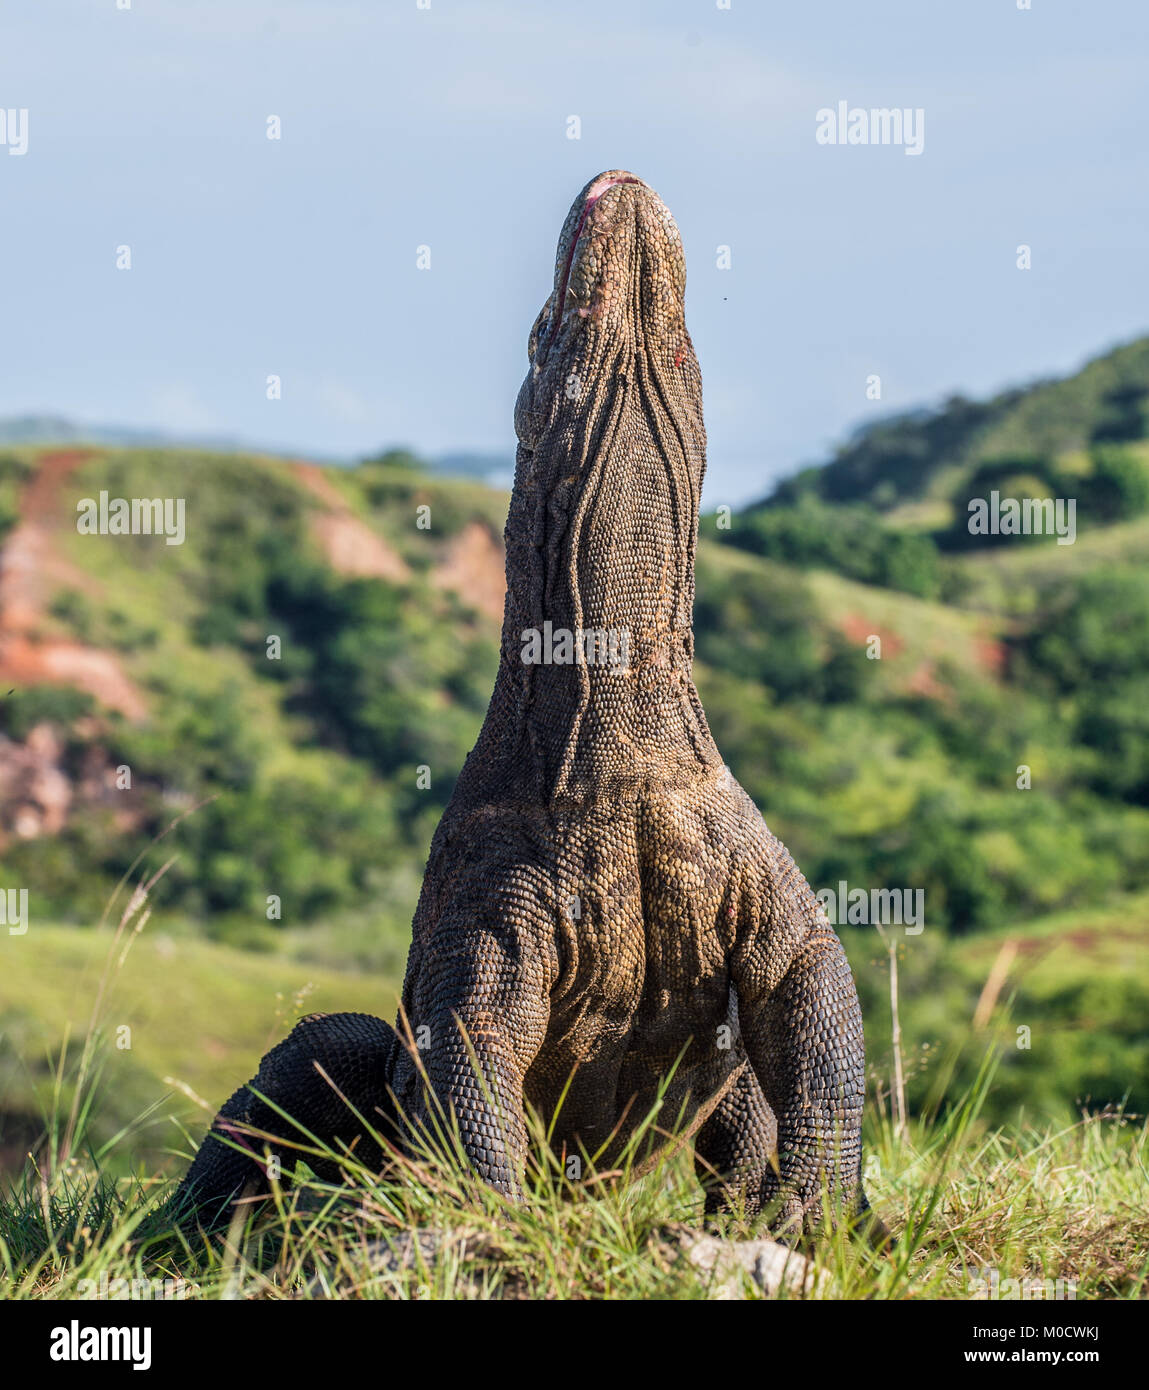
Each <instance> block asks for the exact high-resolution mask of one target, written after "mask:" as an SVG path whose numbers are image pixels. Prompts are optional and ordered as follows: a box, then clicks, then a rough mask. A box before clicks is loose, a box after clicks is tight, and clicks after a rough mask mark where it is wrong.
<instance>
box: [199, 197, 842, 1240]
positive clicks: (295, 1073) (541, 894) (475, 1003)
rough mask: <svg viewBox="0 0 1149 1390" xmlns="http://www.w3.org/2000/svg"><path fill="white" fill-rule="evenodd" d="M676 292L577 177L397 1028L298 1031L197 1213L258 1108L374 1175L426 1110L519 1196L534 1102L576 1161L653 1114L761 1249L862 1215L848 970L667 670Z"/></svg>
mask: <svg viewBox="0 0 1149 1390" xmlns="http://www.w3.org/2000/svg"><path fill="white" fill-rule="evenodd" d="M685 289H686V268H685V260H684V257H683V252H682V244H681V239H680V237H679V233H678V228H677V227H676V225H675V222H674V219H673V218H672V217H671V215H670V213H669V211H668V210H667V208H666V207H665V205H664V204H663V202H662V201H661V199H660V198H659V197H658V196H657V194H655V193H654V191H653V190H652V189H651V188H650V187H649V186H648V185H647V184H645V183H644V182H643V181H642V180H641V179H639V178H636V177H635V176H634V175H632V174H629V173H626V172H625V171H622V170H612V171H610V172H608V173H605V174H600V175H599V176H598V177H597V178H594V179H592V180H591V181H590V183H588V184H587V186H586V187H585V188H584V189H583V190H582V192H581V193H580V194H579V196H578V197H577V198H576V199H575V201H574V204H573V205H572V207H571V210H570V212H569V213H568V215H567V218H566V221H565V223H564V224H563V228H562V232H561V234H560V237H559V243H558V251H557V255H556V260H555V274H554V282H553V286H552V290H551V293H550V295H549V296H548V298H547V300H546V303H545V304H544V306H543V308H542V311H541V312H540V314H539V316H538V318H537V319H536V321H535V324H534V326H533V328H532V330H531V333H530V338H529V343H528V359H529V366H528V370H527V375H526V379H525V380H524V382H523V386H522V389H521V390H520V392H519V397H518V401H517V403H516V406H515V428H516V432H517V434H518V439H519V445H518V454H517V461H516V471H515V483H514V489H513V493H512V497H511V503H510V510H509V513H508V517H507V525H506V533H505V536H506V557H507V561H506V563H507V595H506V605H505V611H504V622H503V629H502V642H501V651H500V661H499V669H498V674H497V676H496V680H495V688H494V692H493V694H492V697H491V703H490V706H489V708H488V711H487V716H486V719H485V721H484V724H483V728H482V731H481V732H480V735H479V738H478V741H477V743H476V745H475V747H474V749H473V750H472V752H471V754H470V756H469V757H468V758H467V761H466V764H465V766H464V768H463V770H462V772H461V774H460V776H459V779H458V781H457V783H456V786H455V790H454V793H453V795H452V798H451V801H450V803H449V804H448V806H447V809H446V811H445V812H444V814H443V818H442V821H441V822H440V824H439V827H438V829H437V831H436V833H435V836H434V839H433V842H432V845H431V852H430V857H429V860H428V863H427V869H426V874H425V876H424V881H423V889H422V894H421V896H420V900H419V905H418V908H417V910H416V914H415V920H414V925H413V932H412V942H411V948H410V954H409V957H408V964H407V973H406V979H405V982H404V987H403V997H402V1008H401V1011H400V1015H399V1019H398V1021H397V1022H396V1024H395V1026H394V1028H392V1027H389V1026H388V1025H387V1024H386V1023H384V1022H382V1021H381V1020H379V1019H374V1018H368V1017H366V1016H364V1015H350V1014H335V1015H314V1016H312V1017H311V1018H309V1019H305V1020H304V1021H303V1022H302V1023H300V1024H299V1025H298V1026H297V1027H296V1029H295V1030H294V1032H293V1033H292V1034H291V1035H290V1037H289V1038H288V1039H287V1040H286V1041H285V1042H283V1043H281V1044H280V1045H279V1046H278V1047H277V1048H275V1049H274V1050H273V1051H272V1052H270V1053H269V1054H268V1055H267V1057H265V1058H264V1059H263V1062H262V1064H261V1067H260V1071H259V1074H258V1075H257V1076H256V1077H255V1078H254V1080H253V1081H252V1082H251V1083H249V1084H248V1086H245V1087H241V1088H240V1089H239V1090H238V1091H237V1092H236V1093H235V1095H234V1096H233V1097H232V1098H231V1100H230V1101H228V1103H227V1104H226V1105H225V1106H224V1107H223V1109H222V1110H221V1112H220V1114H219V1116H217V1118H216V1121H215V1123H214V1125H213V1127H212V1131H211V1133H210V1134H209V1136H208V1138H207V1139H206V1140H205V1142H204V1145H203V1146H202V1147H201V1149H200V1151H199V1154H198V1155H197V1157H196V1159H195V1161H194V1163H193V1165H192V1168H191V1170H190V1171H189V1173H188V1175H187V1177H186V1178H185V1180H184V1184H183V1187H182V1189H181V1192H180V1194H179V1198H180V1200H182V1201H185V1202H187V1203H188V1204H189V1205H190V1206H192V1207H193V1208H196V1209H198V1210H203V1209H204V1208H205V1207H206V1206H209V1205H214V1206H215V1207H216V1208H217V1209H226V1207H227V1205H228V1204H229V1203H230V1202H232V1201H233V1200H234V1199H235V1197H236V1196H237V1194H238V1193H239V1192H240V1191H242V1190H244V1189H245V1188H246V1189H248V1190H249V1191H251V1190H254V1191H260V1190H265V1189H266V1186H267V1181H268V1178H267V1167H266V1165H267V1159H268V1157H269V1156H274V1155H275V1153H276V1152H277V1151H276V1146H275V1144H274V1143H272V1142H270V1141H269V1140H268V1139H267V1136H268V1135H272V1136H274V1135H280V1136H282V1137H283V1138H285V1139H289V1138H290V1137H291V1135H290V1127H289V1126H287V1125H286V1124H285V1122H284V1120H283V1119H282V1117H281V1116H280V1113H279V1112H280V1111H281V1110H282V1111H286V1112H287V1113H288V1114H290V1115H291V1116H292V1117H293V1118H294V1119H295V1120H296V1121H297V1122H298V1123H299V1124H300V1125H302V1126H304V1127H305V1128H306V1129H307V1130H308V1131H309V1132H310V1133H311V1134H313V1135H316V1136H318V1137H320V1138H322V1139H324V1140H325V1141H326V1142H327V1143H329V1144H330V1145H331V1146H332V1147H333V1148H334V1149H335V1150H336V1151H338V1150H339V1148H340V1146H345V1145H354V1146H356V1153H357V1155H358V1156H359V1157H360V1158H363V1157H364V1156H366V1157H367V1158H368V1160H369V1161H371V1162H373V1163H374V1164H375V1165H376V1166H380V1167H381V1166H383V1165H385V1163H386V1162H387V1159H388V1155H389V1154H391V1153H395V1152H404V1151H414V1150H417V1149H418V1147H419V1143H420V1142H421V1135H425V1132H426V1131H427V1130H429V1129H430V1128H432V1127H433V1125H434V1120H435V1116H436V1115H437V1114H441V1113H442V1111H444V1110H445V1111H447V1112H449V1113H450V1114H451V1115H452V1116H453V1119H454V1122H455V1123H456V1124H457V1129H458V1136H459V1141H460V1143H461V1145H462V1148H463V1150H464V1152H465V1154H466V1157H467V1159H468V1160H469V1162H470V1163H471V1164H472V1165H473V1167H474V1168H475V1170H476V1171H477V1172H478V1173H479V1174H480V1175H481V1176H482V1177H483V1178H484V1179H485V1180H486V1181H487V1182H488V1183H490V1184H491V1185H492V1186H494V1187H495V1188H496V1189H497V1190H498V1191H500V1192H501V1193H503V1194H505V1195H506V1196H507V1197H508V1198H510V1199H512V1200H522V1199H523V1194H524V1172H525V1166H526V1164H527V1161H528V1139H527V1120H526V1116H527V1111H528V1109H532V1108H533V1109H534V1110H535V1111H537V1112H538V1113H539V1114H540V1115H541V1116H542V1118H543V1119H544V1120H545V1122H546V1124H547V1126H548V1130H549V1133H550V1134H551V1142H552V1144H553V1145H554V1147H555V1149H556V1151H557V1152H559V1153H560V1154H562V1155H564V1157H565V1156H571V1155H573V1156H577V1157H578V1159H579V1161H580V1163H581V1162H586V1163H588V1164H589V1163H590V1161H591V1159H592V1157H595V1158H597V1161H598V1162H599V1164H600V1166H601V1164H603V1163H608V1164H609V1163H610V1162H611V1161H612V1160H613V1159H616V1158H617V1157H618V1156H619V1155H620V1154H622V1153H623V1152H624V1150H625V1148H626V1146H627V1145H628V1143H631V1142H632V1141H633V1140H634V1138H635V1132H636V1128H637V1126H638V1125H639V1123H640V1121H642V1120H643V1119H644V1117H646V1116H648V1115H649V1114H650V1113H651V1112H652V1111H656V1112H657V1115H658V1122H657V1124H656V1125H655V1126H654V1127H653V1130H652V1131H651V1132H650V1133H649V1134H644V1135H643V1136H642V1142H643V1143H644V1145H645V1149H646V1151H647V1152H650V1151H652V1150H654V1149H656V1148H657V1146H658V1144H659V1143H660V1142H664V1141H665V1140H666V1139H667V1138H668V1137H669V1136H670V1135H671V1133H672V1132H673V1134H675V1135H676V1136H677V1137H678V1138H679V1139H681V1138H682V1136H687V1137H689V1138H690V1139H691V1140H692V1142H693V1146H694V1152H695V1157H696V1163H697V1167H698V1172H699V1176H700V1177H701V1178H702V1179H703V1181H704V1184H705V1185H706V1187H707V1191H708V1196H707V1204H708V1207H709V1209H710V1210H716V1209H719V1208H721V1207H723V1206H728V1205H735V1204H736V1205H737V1206H739V1207H740V1208H741V1209H743V1210H746V1211H748V1212H750V1213H757V1212H764V1213H766V1215H767V1217H768V1219H769V1222H770V1224H771V1226H772V1228H773V1229H774V1230H776V1231H778V1232H780V1233H783V1234H785V1233H787V1232H796V1231H798V1230H800V1229H801V1228H803V1227H810V1226H811V1225H813V1224H815V1223H816V1222H817V1221H818V1219H819V1217H820V1214H821V1211H822V1208H823V1204H824V1202H825V1199H826V1197H827V1196H828V1197H829V1198H830V1201H831V1207H832V1209H833V1210H834V1211H835V1212H837V1213H839V1214H841V1213H845V1214H846V1215H849V1216H853V1215H858V1214H860V1213H862V1212H864V1211H866V1210H867V1203H866V1199H865V1195H864V1192H863V1191H862V1186H861V1176H860V1170H861V1116H862V1097H863V1071H864V1062H863V1042H862V1023H861V1015H860V1011H859V1007H858V1000H857V995H856V992H855V989H854V982H853V979H852V976H851V973H850V969H849V965H848V964H847V961H846V957H845V953H844V951H843V950H842V946H841V944H840V942H839V941H838V939H837V937H836V936H835V934H834V932H833V931H832V929H831V928H830V926H829V924H828V922H827V921H826V918H825V916H824V914H822V913H821V911H820V909H819V905H818V903H817V900H816V899H815V897H814V895H813V893H812V892H811V890H810V888H809V886H808V884H807V883H806V881H805V879H804V878H803V877H802V875H801V873H800V872H799V871H798V869H797V868H796V866H795V864H794V862H793V860H792V859H791V858H790V856H789V854H788V853H787V852H786V850H785V848H784V847H783V846H782V844H781V843H780V842H779V841H778V840H777V839H775V837H774V836H773V835H772V834H771V833H770V831H769V830H768V829H767V827H766V825H765V823H764V822H763V820H762V817H761V815H760V814H759V813H758V811H757V809H756V808H755V807H754V805H753V804H752V803H751V801H750V800H749V798H748V797H747V796H746V794H745V792H743V790H742V789H741V787H739V785H738V783H737V782H736V781H735V780H734V778H733V777H732V776H731V775H730V773H729V771H728V770H727V769H726V767H725V766H724V765H723V762H722V758H721V756H720V754H719V752H718V749H717V748H716V747H715V744H714V740H713V738H712V737H711V734H710V730H709V728H708V726H707V723H706V717H705V714H704V712H703V709H702V704H701V701H700V700H699V697H698V693H697V691H696V689H695V686H694V682H693V678H692V660H693V633H692V628H691V623H692V614H693V605H694V558H695V547H696V543H697V533H698V513H699V500H700V495H701V489H702V480H703V474H704V471H705V458H706V436H705V429H704V425H703V417H702V380H701V374H700V372H699V367H698V361H697V358H696V356H695V353H694V348H693V345H692V343H691V340H690V335H689V333H688V332H687V328H686V319H685V307H684V302H685ZM255 1092H258V1093H259V1094H258V1095H256V1094H255ZM360 1117H366V1119H367V1120H368V1122H369V1123H370V1126H371V1132H370V1133H368V1132H366V1131H365V1129H364V1125H363V1123H362V1120H361V1119H360ZM253 1133H258V1134H259V1135H260V1136H262V1137H260V1138H259V1139H258V1140H255V1139H252V1138H250V1137H248V1138H246V1139H245V1138H244V1136H251V1135H252V1134H253ZM228 1138H230V1140H231V1143H229V1144H225V1143H221V1142H219V1141H220V1140H221V1139H228ZM285 1152H286V1151H285ZM313 1166H315V1165H313ZM318 1166H319V1170H320V1172H321V1174H325V1173H326V1172H327V1170H328V1169H330V1170H332V1171H334V1172H336V1173H337V1170H338V1165H337V1164H330V1165H327V1168H326V1169H325V1167H324V1165H323V1164H322V1162H320V1163H319V1164H318Z"/></svg>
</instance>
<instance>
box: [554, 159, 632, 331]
mask: <svg viewBox="0 0 1149 1390" xmlns="http://www.w3.org/2000/svg"><path fill="white" fill-rule="evenodd" d="M641 182H642V180H641V179H636V178H634V177H633V175H631V174H621V175H619V176H618V177H616V178H609V177H605V178H601V179H596V180H595V181H594V183H592V184H591V186H590V187H589V188H588V189H587V194H586V201H585V202H584V203H583V208H582V215H581V216H580V217H579V220H578V226H577V227H576V228H575V232H574V236H573V237H571V244H570V246H569V247H568V249H567V258H566V263H565V264H564V266H563V275H562V279H561V281H560V282H559V286H558V290H557V292H556V294H555V303H554V310H553V312H552V314H551V325H550V331H549V332H548V334H547V347H548V348H549V347H550V345H551V344H552V343H553V342H554V339H555V334H556V333H557V332H558V329H559V324H560V323H562V321H563V309H564V307H565V306H566V302H567V285H568V284H569V283H570V276H571V266H572V265H573V264H574V253H575V248H576V247H577V246H578V244H579V240H580V238H581V237H582V234H583V228H584V227H585V226H586V220H587V217H588V216H589V214H590V210H591V208H593V207H594V205H595V203H597V202H598V200H599V199H600V198H601V197H602V195H603V194H604V193H605V192H606V190H607V189H608V188H613V187H614V186H615V184H619V183H641Z"/></svg>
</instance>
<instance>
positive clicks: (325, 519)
mask: <svg viewBox="0 0 1149 1390" xmlns="http://www.w3.org/2000/svg"><path fill="white" fill-rule="evenodd" d="M292 469H293V470H294V472H295V476H296V477H297V478H298V479H299V480H300V482H301V483H303V485H304V487H306V488H307V490H308V492H310V493H311V495H312V496H313V497H314V498H315V499H316V500H317V501H319V502H322V503H323V506H324V508H325V510H324V511H322V512H320V513H319V514H318V515H317V516H314V517H313V518H312V522H311V529H312V534H313V535H314V536H315V539H316V540H317V541H318V542H319V545H320V547H321V549H322V550H323V554H324V556H325V557H326V559H327V563H328V564H329V565H330V566H331V568H332V569H333V570H334V571H335V572H336V574H350V575H355V576H358V577H361V578H369V579H387V580H390V581H391V583H393V584H394V583H401V582H402V581H403V580H405V579H407V578H408V577H409V575H410V570H409V569H408V568H407V565H406V564H405V563H404V560H403V557H402V556H401V555H399V554H397V553H396V552H395V551H394V550H393V549H392V548H391V546H389V545H388V544H387V542H386V541H385V540H384V539H383V538H382V537H381V536H379V535H378V534H377V533H376V532H374V531H372V529H371V527H370V526H368V525H367V523H366V522H365V521H362V520H360V518H359V517H357V516H356V515H355V513H354V512H353V511H352V510H351V508H350V507H348V505H347V503H346V502H345V501H344V500H343V498H342V497H341V496H340V494H339V490H338V488H336V487H335V486H334V485H333V484H332V482H331V480H330V478H327V477H325V476H324V470H323V469H322V468H321V467H320V466H319V465H318V464H315V463H295V464H292Z"/></svg>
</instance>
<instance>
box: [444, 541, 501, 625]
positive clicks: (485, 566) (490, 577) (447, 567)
mask: <svg viewBox="0 0 1149 1390" xmlns="http://www.w3.org/2000/svg"><path fill="white" fill-rule="evenodd" d="M431 579H432V583H434V585H435V586H436V588H439V589H452V590H454V591H455V592H456V593H457V594H459V595H460V596H461V597H462V598H464V599H465V600H466V601H467V603H468V604H470V606H471V607H472V608H474V609H476V610H477V611H478V612H480V613H483V614H485V615H486V617H488V618H494V619H496V621H497V620H499V619H501V618H502V616H503V598H504V596H505V595H506V592H507V576H506V560H505V558H504V555H503V547H502V546H501V545H500V544H499V542H498V541H496V540H495V538H494V536H492V535H491V532H490V530H489V529H488V528H487V527H486V526H484V525H483V523H482V522H481V521H468V522H467V524H466V526H464V527H463V529H462V530H461V531H460V532H459V534H458V535H457V536H454V537H452V539H451V541H450V543H449V544H448V546H447V552H446V554H445V556H444V557H443V562H442V563H441V564H440V565H438V566H437V567H436V568H435V571H434V573H433V574H432V576H431Z"/></svg>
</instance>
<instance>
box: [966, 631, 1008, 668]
mask: <svg viewBox="0 0 1149 1390" xmlns="http://www.w3.org/2000/svg"><path fill="white" fill-rule="evenodd" d="M973 649H974V655H975V656H976V657H977V661H978V664H979V665H980V666H981V667H982V669H983V670H985V671H988V672H989V673H990V675H991V676H1002V675H1004V674H1005V663H1006V657H1007V651H1006V645H1005V643H1004V642H997V641H995V640H994V639H993V638H992V637H982V638H979V639H978V641H976V642H975V643H974V644H973Z"/></svg>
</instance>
